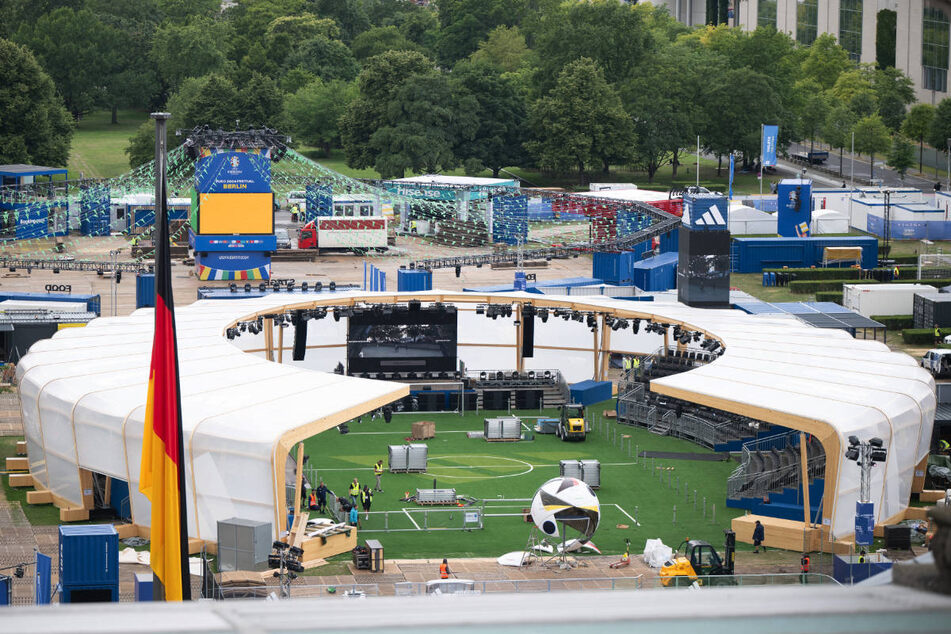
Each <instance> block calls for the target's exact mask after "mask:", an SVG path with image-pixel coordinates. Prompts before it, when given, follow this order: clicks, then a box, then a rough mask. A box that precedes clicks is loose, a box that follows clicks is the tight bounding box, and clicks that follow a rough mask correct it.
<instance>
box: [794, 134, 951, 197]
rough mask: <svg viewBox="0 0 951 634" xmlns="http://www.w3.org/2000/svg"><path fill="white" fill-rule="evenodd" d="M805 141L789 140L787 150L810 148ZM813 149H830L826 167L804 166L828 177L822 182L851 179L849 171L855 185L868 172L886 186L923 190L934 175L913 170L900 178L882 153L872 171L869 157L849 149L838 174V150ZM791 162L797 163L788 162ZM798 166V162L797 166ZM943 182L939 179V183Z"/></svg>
mask: <svg viewBox="0 0 951 634" xmlns="http://www.w3.org/2000/svg"><path fill="white" fill-rule="evenodd" d="M809 147H810V146H809V144H808V143H792V144H790V146H789V150H788V151H789V153H790V154H792V153H796V152H808V151H809ZM815 149H816V150H827V151H828V152H829V158H828V160H827V161H826V162H825V164H824V165H823V167H824V169H825V171H822V172H820V171H819V170H817V169H813V168H807V176H808V177H809V178H813V179H815V180H817V181H819V180H822V181H829V182H827V183H823V184H825V185H830V184H833V183H834V184H835V185H836V186H840V185H841V184H842V182H843V181H844V182H846V183H849V182H851V180H852V174H853V173H854V174H855V183H856V185H866V184H867V183H868V179H869V177H870V175H871V174H874V176H873V177H874V178H880V179H881V180H882V184H883V185H886V186H889V187H917V188H920V189H923V190H925V191H929V190H931V189H932V188H933V187H934V184H935V179H934V178H929V177H922V176H919V175H916V174H912V173H907V174H905V180H904V181H902V179H901V177H900V176H899V175H898V172H896V171H895V170H893V169H891V168H889V167H887V166H885V164H884V161H885V157H884V156H876V157H875V170H874V172H871V171H870V166H869V161H868V157H859V156H856V157H854V159H853V158H852V157H850V156H849V152H848V151H846V152H845V154H844V155H843V157H842V175H841V176H839V174H838V172H839V152H838V150H832V149H829V148H828V147H826V146H824V145H822V146H820V145H818V144H817V145H816V147H815ZM917 157H918V153H917V148H916V152H915V167H916V168H917V165H918V160H917ZM789 164H790V165H796V164H793V163H789ZM800 169H801V166H800ZM943 185H944V182H943V179H942V186H943Z"/></svg>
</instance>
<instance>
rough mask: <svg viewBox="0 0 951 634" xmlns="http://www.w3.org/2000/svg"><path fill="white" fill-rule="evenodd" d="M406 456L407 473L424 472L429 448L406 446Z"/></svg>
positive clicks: (422, 445)
mask: <svg viewBox="0 0 951 634" xmlns="http://www.w3.org/2000/svg"><path fill="white" fill-rule="evenodd" d="M407 449H408V456H407V459H406V470H407V471H426V461H427V457H428V454H429V447H427V446H426V445H425V444H422V443H419V444H413V445H409V446H408V448H407Z"/></svg>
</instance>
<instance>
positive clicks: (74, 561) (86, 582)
mask: <svg viewBox="0 0 951 634" xmlns="http://www.w3.org/2000/svg"><path fill="white" fill-rule="evenodd" d="M59 583H60V585H62V586H63V587H64V588H65V587H73V588H82V587H89V586H108V585H113V584H115V585H116V586H117V588H118V585H119V534H118V533H117V532H116V529H115V527H114V526H113V525H112V524H92V525H89V526H60V527H59Z"/></svg>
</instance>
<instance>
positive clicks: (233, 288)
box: [228, 282, 238, 293]
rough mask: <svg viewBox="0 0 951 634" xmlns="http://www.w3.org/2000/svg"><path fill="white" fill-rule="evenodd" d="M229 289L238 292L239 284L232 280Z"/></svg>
mask: <svg viewBox="0 0 951 634" xmlns="http://www.w3.org/2000/svg"><path fill="white" fill-rule="evenodd" d="M228 290H229V291H231V292H232V293H237V292H238V285H237V284H235V283H234V282H231V283H230V284H228Z"/></svg>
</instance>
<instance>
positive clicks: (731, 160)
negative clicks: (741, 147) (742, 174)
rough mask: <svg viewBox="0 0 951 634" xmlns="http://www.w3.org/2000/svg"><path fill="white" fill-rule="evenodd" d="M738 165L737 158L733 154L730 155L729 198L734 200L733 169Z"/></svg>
mask: <svg viewBox="0 0 951 634" xmlns="http://www.w3.org/2000/svg"><path fill="white" fill-rule="evenodd" d="M735 166H736V159H735V158H733V155H732V154H731V155H730V195H729V197H728V199H729V200H733V170H734V168H735Z"/></svg>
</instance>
